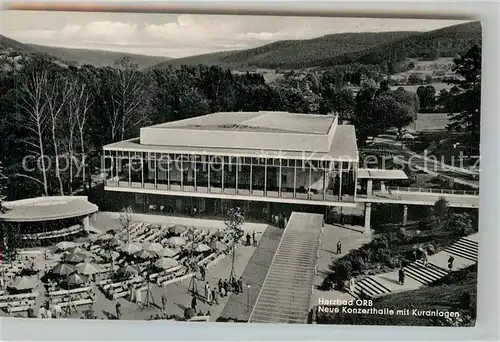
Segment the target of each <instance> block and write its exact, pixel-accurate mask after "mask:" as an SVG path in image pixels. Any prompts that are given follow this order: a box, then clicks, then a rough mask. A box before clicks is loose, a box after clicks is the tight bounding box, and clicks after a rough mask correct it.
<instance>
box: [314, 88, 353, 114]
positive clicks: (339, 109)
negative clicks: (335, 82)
mask: <svg viewBox="0 0 500 342" xmlns="http://www.w3.org/2000/svg"><path fill="white" fill-rule="evenodd" d="M355 105H356V102H355V100H354V95H353V93H352V90H350V89H333V90H331V91H328V92H327V93H325V94H323V96H322V101H321V104H320V112H321V113H325V114H326V113H330V112H331V111H333V112H334V113H338V115H339V118H340V119H344V120H345V119H349V117H350V116H351V114H352V112H353V110H354V106H355Z"/></svg>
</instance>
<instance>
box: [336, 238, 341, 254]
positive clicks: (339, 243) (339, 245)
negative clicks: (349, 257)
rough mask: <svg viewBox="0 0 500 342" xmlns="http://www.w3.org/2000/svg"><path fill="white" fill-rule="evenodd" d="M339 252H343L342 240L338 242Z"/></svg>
mask: <svg viewBox="0 0 500 342" xmlns="http://www.w3.org/2000/svg"><path fill="white" fill-rule="evenodd" d="M337 254H342V242H341V241H340V240H339V241H338V242H337Z"/></svg>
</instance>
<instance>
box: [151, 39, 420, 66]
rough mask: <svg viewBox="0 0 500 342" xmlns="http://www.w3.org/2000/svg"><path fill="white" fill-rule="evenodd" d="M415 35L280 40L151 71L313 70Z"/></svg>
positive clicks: (201, 57) (167, 63)
mask: <svg viewBox="0 0 500 342" xmlns="http://www.w3.org/2000/svg"><path fill="white" fill-rule="evenodd" d="M415 34H418V33H416V32H381V33H373V32H367V33H339V34H331V35H326V36H322V37H319V38H314V39H307V40H283V41H279V42H275V43H271V44H267V45H264V46H260V47H257V48H253V49H249V50H240V51H229V52H217V53H212V54H205V55H199V56H192V57H186V58H180V59H173V60H170V61H167V62H165V63H162V64H159V65H156V66H155V68H164V67H167V66H180V65H182V64H188V65H194V64H200V63H202V64H208V65H221V66H224V67H232V68H245V67H258V68H305V67H311V66H317V65H318V61H322V60H325V59H328V58H333V57H335V56H339V55H342V54H345V53H349V52H356V51H364V50H366V49H368V48H371V47H376V46H379V45H381V44H387V43H390V42H394V41H397V40H400V39H402V38H405V37H410V36H413V35H415Z"/></svg>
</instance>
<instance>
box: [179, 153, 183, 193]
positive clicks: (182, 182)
mask: <svg viewBox="0 0 500 342" xmlns="http://www.w3.org/2000/svg"><path fill="white" fill-rule="evenodd" d="M180 173H181V191H184V155H183V154H181V172H180Z"/></svg>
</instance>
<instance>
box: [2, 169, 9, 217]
mask: <svg viewBox="0 0 500 342" xmlns="http://www.w3.org/2000/svg"><path fill="white" fill-rule="evenodd" d="M8 180H9V179H8V178H7V176H6V175H5V173H4V170H3V163H2V162H1V161H0V214H5V212H6V211H7V208H5V206H4V204H3V203H4V202H5V199H6V196H5V192H6V191H7V182H8Z"/></svg>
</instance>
